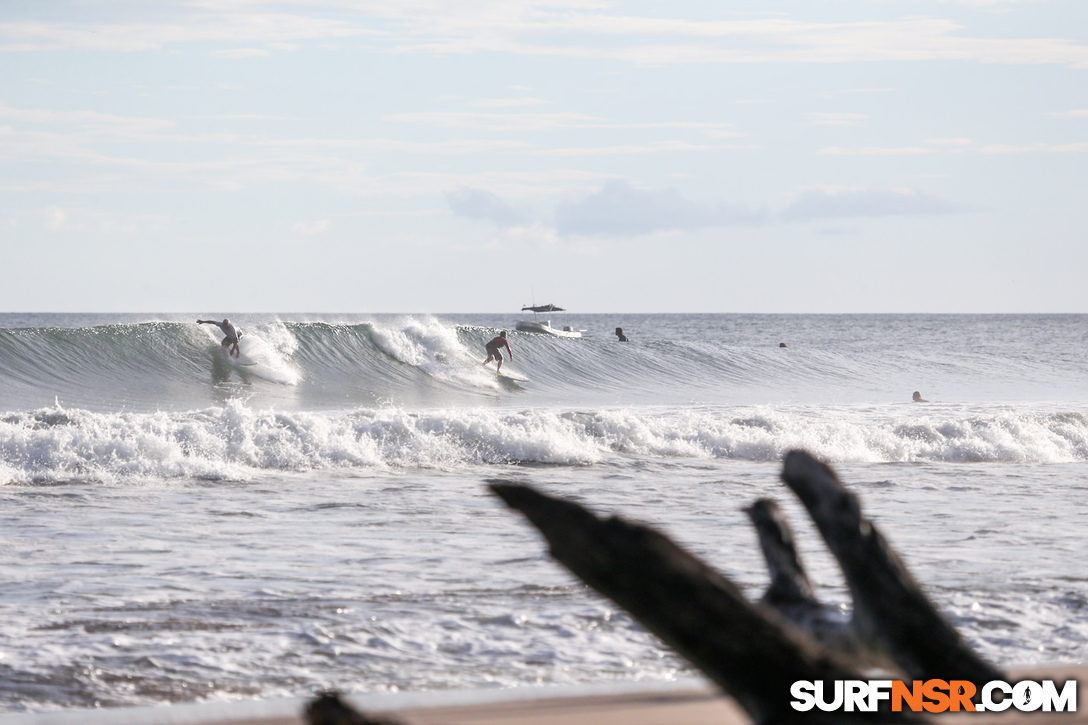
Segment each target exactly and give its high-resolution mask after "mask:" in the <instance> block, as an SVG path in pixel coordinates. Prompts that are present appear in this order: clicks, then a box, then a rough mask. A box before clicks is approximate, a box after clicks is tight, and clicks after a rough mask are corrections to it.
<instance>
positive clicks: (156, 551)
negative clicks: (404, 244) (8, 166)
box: [0, 313, 1088, 712]
mask: <svg viewBox="0 0 1088 725" xmlns="http://www.w3.org/2000/svg"><path fill="white" fill-rule="evenodd" d="M198 316H206V313H205V314H204V315H197V314H193V315H184V316H181V315H14V314H7V315H0V519H2V521H0V712H13V711H27V710H32V711H33V710H49V709H58V708H71V707H93V706H116V705H133V704H156V703H167V702H186V701H199V700H230V699H243V698H271V697H280V696H297V695H306V694H308V693H311V692H312V691H314V690H315V689H318V688H322V687H336V688H338V689H341V690H345V691H349V692H382V691H385V692H390V691H405V690H415V691H418V690H441V689H452V688H487V687H496V688H498V687H523V686H532V685H539V684H551V683H562V684H572V683H600V682H605V681H631V682H634V681H663V680H672V679H676V678H682V677H689V676H691V675H692V674H693V671H692V670H691V668H690V667H689V666H688V665H687V664H686V663H685V662H684V661H683V660H681V659H680V658H678V657H677V656H676V655H675V654H673V653H672V652H671V651H669V650H668V648H666V647H664V646H663V645H662V644H660V643H659V642H658V641H656V640H655V639H654V638H653V637H652V636H649V635H648V634H646V633H645V632H644V631H643V630H642V629H641V628H640V627H639V626H638V625H637V624H636V623H635V622H633V621H632V620H631V618H630V617H629V616H628V615H627V614H625V613H624V612H623V611H622V610H620V609H619V608H618V607H616V606H615V605H613V604H612V603H611V602H609V601H607V600H604V599H602V598H600V597H599V596H597V595H595V594H594V593H592V592H591V591H589V590H588V589H587V588H586V587H584V586H582V585H581V584H579V583H578V582H577V581H576V580H575V579H574V578H573V577H572V576H571V575H570V574H568V573H567V572H566V571H565V570H563V569H562V568H561V567H559V566H558V565H557V564H555V563H554V562H553V561H551V560H550V559H549V558H548V556H547V553H546V547H545V546H544V545H543V543H542V541H541V539H540V537H539V536H538V535H537V534H536V533H535V532H534V531H533V530H532V529H531V527H529V526H528V525H527V524H526V522H525V521H523V520H522V519H521V518H520V517H519V516H518V515H515V514H513V513H512V512H510V511H508V510H506V509H505V508H504V507H503V506H502V505H501V503H500V502H499V501H498V500H497V499H495V498H494V497H493V496H492V495H490V494H489V493H488V491H487V488H486V481H488V480H493V479H501V480H509V481H515V482H522V483H528V484H531V485H534V486H537V487H539V488H541V489H543V490H545V491H548V492H550V493H553V494H557V495H561V496H564V497H568V498H571V499H573V500H576V501H579V502H581V503H583V504H585V505H587V506H589V507H590V508H592V509H593V510H595V511H597V512H599V513H602V514H610V513H619V514H621V515H623V516H625V517H627V518H629V519H634V520H638V521H642V522H647V523H649V524H652V525H653V526H656V527H658V528H660V529H662V530H664V531H665V532H667V533H668V534H669V535H671V536H672V537H674V538H675V539H677V540H678V541H680V542H681V543H682V544H683V545H684V546H686V547H688V548H689V549H691V550H692V551H694V552H695V553H696V554H698V555H699V556H701V557H703V558H704V559H706V560H707V561H709V562H710V563H711V564H712V565H714V566H715V567H717V568H718V569H719V570H721V571H722V572H724V573H725V574H727V575H728V576H729V577H731V578H732V579H734V581H736V582H737V583H738V584H740V585H741V586H742V587H743V588H744V590H745V591H746V593H747V594H748V595H749V596H751V597H752V598H757V597H758V596H759V595H760V593H761V591H762V589H763V588H764V587H765V586H766V580H767V575H766V571H765V568H764V565H763V562H762V559H761V556H760V554H759V550H758V545H757V542H756V538H755V535H754V532H753V530H752V528H751V526H750V525H749V524H748V522H747V520H746V518H745V516H744V514H743V512H742V508H743V507H744V506H746V505H748V504H749V503H751V502H752V501H754V500H755V499H757V498H759V497H762V496H770V497H773V498H775V499H776V500H778V501H779V502H781V503H782V505H783V506H784V507H785V509H786V511H787V513H788V515H789V517H790V520H791V522H792V523H793V525H794V528H795V529H796V530H797V534H798V537H799V539H800V544H801V548H802V553H803V556H804V557H805V560H806V563H807V564H808V568H809V570H810V573H811V574H812V575H813V577H814V578H815V579H816V580H817V581H818V584H819V595H820V597H821V598H822V599H824V600H825V601H826V602H828V603H830V604H836V605H842V606H844V607H845V606H848V604H849V598H848V595H847V594H846V592H845V589H844V587H843V584H842V579H841V575H840V574H839V572H838V570H837V568H836V566H835V564H834V562H833V560H832V559H831V558H830V557H829V556H828V554H827V553H826V550H825V549H824V547H823V546H822V544H821V542H820V540H819V537H818V534H817V533H816V532H815V530H814V528H813V527H812V525H811V523H810V522H809V521H808V520H807V518H806V517H805V515H804V513H803V511H802V510H801V509H800V507H799V506H798V505H797V503H796V502H795V501H794V500H793V499H792V497H791V495H790V493H789V491H788V490H787V489H785V487H784V486H783V485H782V484H781V483H780V482H779V481H778V475H779V472H780V468H781V459H782V456H783V455H784V454H785V452H786V451H788V450H790V449H793V448H804V449H807V450H809V451H811V452H812V453H814V454H815V455H817V456H819V457H820V458H822V459H824V460H826V461H828V462H830V463H831V464H832V465H834V466H835V468H836V469H837V470H838V472H839V474H840V476H841V478H842V479H843V480H844V481H845V482H846V483H847V485H848V486H849V487H850V488H851V489H852V490H853V491H855V492H856V493H857V494H859V496H860V497H861V501H862V505H863V508H864V511H865V512H866V514H867V515H868V516H869V517H870V518H871V519H872V520H874V521H875V522H876V524H877V525H878V526H879V527H880V528H881V530H882V531H883V532H884V533H885V535H886V536H887V537H888V538H889V539H890V540H891V542H892V543H893V544H894V545H895V546H896V547H897V549H898V550H899V552H900V553H901V555H902V556H903V558H904V559H905V561H906V562H907V564H908V566H909V567H910V569H911V571H912V573H913V574H914V575H915V577H916V578H917V579H919V580H920V581H921V582H923V583H924V586H925V588H926V590H927V592H928V593H929V595H930V596H931V597H932V598H933V599H934V601H936V603H937V604H938V606H939V607H940V609H941V610H942V611H943V612H944V613H945V614H946V615H947V616H948V617H949V618H950V619H951V620H952V621H953V622H954V623H955V625H956V626H957V627H958V628H959V629H960V631H961V632H963V634H964V635H965V636H966V638H967V639H968V641H969V642H970V644H971V646H973V647H974V648H976V649H977V650H978V651H980V652H981V653H982V654H983V655H984V656H985V657H987V658H989V659H990V660H992V661H993V662H995V663H997V664H998V665H1001V666H1006V665H1024V664H1037V663H1052V662H1084V661H1085V658H1086V652H1088V575H1086V574H1085V570H1084V561H1085V558H1086V555H1088V503H1086V498H1088V354H1086V352H1088V317H1086V316H1080V315H1061V316H1020V315H1011V316H996V315H995V316H943V315H936V316H922V315H895V316H874V315H864V316H817V315H618V314H616V315H582V316H577V315H572V316H570V317H568V318H565V319H558V318H554V319H553V320H552V324H553V325H556V326H559V325H563V324H567V325H570V326H572V327H574V328H575V329H584V330H585V331H586V332H585V335H584V336H583V337H582V338H581V339H569V338H553V337H548V336H543V335H535V334H529V333H518V332H514V331H513V329H512V328H513V325H514V322H515V321H516V319H517V317H516V316H514V315H453V314H450V315H437V316H424V315H413V316H371V315H339V316H329V315H305V314H281V315H250V316H246V315H241V316H238V317H237V318H236V319H235V320H234V322H235V323H236V324H237V325H238V326H239V327H240V328H241V330H242V332H243V336H242V339H241V347H242V350H243V351H244V352H245V354H246V355H247V356H248V357H249V358H251V359H253V360H255V361H256V362H257V365H255V366H245V367H239V366H237V365H235V364H234V363H232V362H231V360H230V359H229V358H228V357H227V356H226V355H225V353H224V351H223V350H222V349H221V347H220V345H219V338H220V337H221V335H220V333H219V331H218V330H217V329H215V328H214V327H211V326H208V325H204V326H197V325H196V324H194V321H195V319H196V318H197V317H198ZM617 326H622V327H623V328H624V330H625V332H626V333H627V335H628V336H629V337H630V342H627V343H620V342H618V341H617V340H616V338H615V336H614V335H612V334H611V331H612V329H613V328H615V327H617ZM502 329H507V330H510V337H509V340H510V346H511V348H512V350H513V354H514V358H513V360H512V361H507V362H505V363H504V370H509V371H511V372H512V373H513V374H515V375H516V376H517V377H519V378H524V380H525V382H517V381H513V380H509V379H502V378H498V377H496V376H495V375H494V374H492V373H490V372H487V371H486V370H484V368H483V367H482V366H481V365H480V362H481V361H482V360H483V358H484V357H485V355H486V353H485V352H484V350H483V344H484V342H486V341H487V340H489V339H491V338H492V337H494V336H495V335H496V334H497V333H498V332H499V331H500V330H502ZM781 343H785V344H786V346H785V347H782V346H781V345H780V344H781ZM916 390H917V391H919V392H921V394H922V396H923V397H924V398H925V399H927V400H928V401H930V402H926V403H914V402H912V401H911V394H912V393H913V392H914V391H916Z"/></svg>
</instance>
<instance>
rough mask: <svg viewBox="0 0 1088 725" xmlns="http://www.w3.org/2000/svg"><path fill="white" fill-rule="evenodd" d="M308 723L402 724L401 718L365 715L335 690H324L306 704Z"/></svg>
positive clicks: (320, 724) (326, 724) (305, 715)
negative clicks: (341, 697)
mask: <svg viewBox="0 0 1088 725" xmlns="http://www.w3.org/2000/svg"><path fill="white" fill-rule="evenodd" d="M303 716H304V717H305V718H306V723H307V725H402V724H401V722H400V721H399V720H394V719H390V718H386V717H379V716H372V715H364V714H363V713H361V712H359V711H358V710H356V709H355V708H353V707H352V706H351V705H349V704H347V703H346V702H344V701H343V700H342V699H340V695H339V694H337V693H335V692H323V693H321V694H320V695H318V696H317V697H315V698H314V699H313V700H311V701H310V703H309V704H308V705H307V706H306V710H305V712H304V713H303Z"/></svg>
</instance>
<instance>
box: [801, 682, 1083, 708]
mask: <svg viewBox="0 0 1088 725" xmlns="http://www.w3.org/2000/svg"><path fill="white" fill-rule="evenodd" d="M825 684H828V685H831V687H826V688H825V687H824V685H825ZM975 693H978V695H979V697H978V701H977V702H972V698H973V697H974V696H975ZM790 694H791V695H792V696H793V698H794V699H793V700H792V701H790V705H791V706H792V707H793V709H794V710H797V711H798V712H808V711H809V710H811V709H813V708H818V709H820V710H823V711H824V712H834V711H836V710H841V711H843V712H855V711H857V712H876V710H877V709H878V708H879V707H880V703H881V702H884V701H889V702H890V703H891V709H892V711H893V712H901V711H902V710H903V709H907V710H911V711H913V712H961V711H963V712H1002V711H1004V710H1008V709H1009V708H1010V707H1014V708H1016V709H1017V710H1019V711H1021V712H1035V711H1036V710H1042V711H1043V712H1076V711H1077V682H1076V680H1068V681H1066V682H1065V683H1064V684H1063V685H1062V687H1061V689H1060V690H1059V689H1058V686H1057V685H1056V684H1055V683H1054V681H1053V680H1038V681H1035V680H1021V681H1020V682H1017V683H1014V684H1011V685H1010V684H1009V683H1008V682H1003V681H1001V680H994V681H992V682H987V683H986V684H985V685H983V686H982V689H981V691H980V690H979V689H978V688H976V687H975V685H974V683H972V682H968V681H967V680H951V681H949V680H914V682H913V683H912V685H911V686H909V687H908V686H907V684H906V683H904V682H899V681H898V680H834V681H833V682H830V683H825V682H823V681H820V680H817V681H809V680H798V681H797V682H794V683H793V686H792V687H790Z"/></svg>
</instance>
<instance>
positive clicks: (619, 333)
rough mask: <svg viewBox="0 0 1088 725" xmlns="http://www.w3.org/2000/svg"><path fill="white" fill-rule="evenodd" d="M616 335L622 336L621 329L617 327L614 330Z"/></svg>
mask: <svg viewBox="0 0 1088 725" xmlns="http://www.w3.org/2000/svg"><path fill="white" fill-rule="evenodd" d="M616 334H617V335H622V334H623V328H622V327H617V328H616Z"/></svg>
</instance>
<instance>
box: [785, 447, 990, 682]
mask: <svg viewBox="0 0 1088 725" xmlns="http://www.w3.org/2000/svg"><path fill="white" fill-rule="evenodd" d="M782 480H783V481H785V482H786V485H788V486H789V487H790V488H791V489H792V490H793V492H794V493H795V494H797V497H798V498H800V499H801V503H803V504H804V505H805V508H806V509H808V512H809V515H810V516H811V517H812V520H813V521H814V522H815V523H816V527H817V528H818V529H819V531H820V535H821V536H823V539H824V541H825V542H826V543H827V546H828V548H829V549H830V550H831V553H832V554H833V555H834V556H835V558H836V559H837V560H838V562H839V566H840V567H842V571H843V575H844V577H845V578H846V584H847V586H848V587H849V589H850V596H851V598H852V599H853V601H854V613H853V624H854V627H855V629H856V630H857V632H858V634H859V635H860V636H861V637H862V638H863V639H864V640H865V641H866V642H867V643H869V644H871V645H872V646H874V647H877V648H879V649H880V650H882V651H883V652H884V653H885V654H886V655H887V656H888V657H889V658H891V659H892V660H893V661H894V662H895V663H896V664H897V665H898V666H899V667H900V668H902V669H903V671H904V672H905V673H906V674H907V675H908V676H910V677H913V678H916V679H920V680H925V679H929V678H939V679H945V680H949V679H958V680H970V681H972V682H976V683H983V682H989V681H990V680H1000V679H1005V677H1004V675H1002V674H1001V672H1000V671H998V670H997V668H995V667H993V666H992V665H990V664H989V663H987V662H985V661H984V660H983V659H982V658H981V657H979V656H978V655H976V654H975V653H974V652H972V651H971V650H970V649H969V648H968V647H967V645H966V643H964V641H963V638H962V637H960V634H959V633H958V632H957V631H956V630H955V629H954V628H953V627H952V625H951V624H949V623H948V621H947V620H945V618H944V617H942V616H941V615H940V613H939V612H938V611H937V609H936V607H934V606H933V604H932V603H931V602H930V601H929V599H928V598H927V597H926V595H925V594H924V593H923V592H922V589H921V587H919V586H918V584H917V583H916V582H915V581H914V579H913V578H912V577H911V575H910V573H909V572H908V571H907V568H906V566H904V565H903V562H902V561H901V560H900V559H899V557H898V556H897V555H896V553H895V551H894V550H892V548H891V546H890V545H889V544H888V542H887V540H885V538H884V537H883V535H881V533H880V532H879V531H878V530H877V529H876V527H875V526H873V524H872V523H871V522H869V521H868V520H867V519H866V518H865V517H863V516H862V515H861V505H860V503H859V502H858V498H857V496H855V495H854V494H852V493H850V492H849V491H847V490H846V488H845V487H844V486H843V485H842V483H840V482H839V479H838V478H837V477H836V476H835V473H834V471H832V470H831V468H829V467H828V466H827V465H825V464H823V463H821V462H820V461H818V460H816V459H815V458H813V457H812V456H811V455H809V454H808V453H805V452H803V451H790V453H789V454H787V456H786V459H785V463H784V465H783V468H782Z"/></svg>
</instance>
